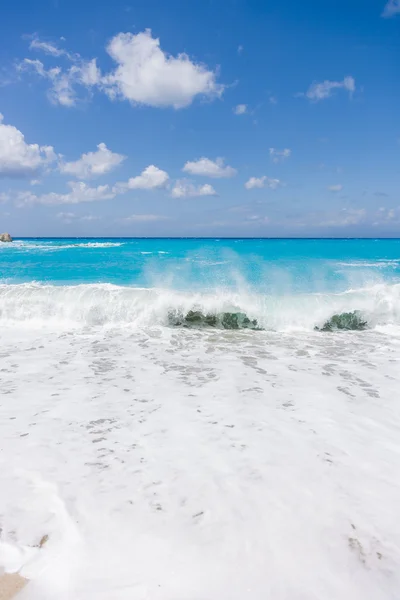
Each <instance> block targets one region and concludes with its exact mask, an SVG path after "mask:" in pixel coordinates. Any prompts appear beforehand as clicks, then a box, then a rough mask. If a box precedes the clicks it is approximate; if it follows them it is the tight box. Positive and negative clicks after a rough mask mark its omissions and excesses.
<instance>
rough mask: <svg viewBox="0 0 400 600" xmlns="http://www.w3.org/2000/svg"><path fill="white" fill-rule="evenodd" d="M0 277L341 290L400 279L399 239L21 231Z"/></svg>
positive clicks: (4, 253) (1, 263)
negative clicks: (28, 235) (24, 234)
mask: <svg viewBox="0 0 400 600" xmlns="http://www.w3.org/2000/svg"><path fill="white" fill-rule="evenodd" d="M0 277H1V280H2V281H3V282H6V283H24V282H30V281H37V282H43V283H55V284H78V283H113V284H115V285H128V286H137V287H158V286H160V285H161V286H167V287H173V288H175V289H181V290H185V289H191V290H192V289H193V288H196V289H203V290H204V289H212V288H215V287H218V288H220V287H229V288H235V287H238V286H240V285H243V284H246V285H249V286H252V287H254V288H255V289H257V290H262V291H270V290H271V288H272V289H275V290H279V288H281V289H285V288H290V289H292V290H293V291H301V292H317V291H340V290H342V291H343V290H345V289H347V286H348V285H349V284H351V283H352V282H355V283H357V282H360V281H361V280H363V279H367V280H384V281H390V282H394V281H396V280H399V281H400V240H397V239H396V240H392V239H391V240H381V239H376V240H364V239H363V240H357V239H356V240H330V239H328V240H318V239H310V240H308V239H307V240H292V239H281V240H280V239H277V240H275V239H267V240H266V239H229V240H227V239H98V238H96V239H91V238H80V239H76V238H71V239H57V238H52V239H48V238H46V239H40V238H36V239H21V240H16V241H15V242H14V243H13V244H12V245H6V244H4V245H3V246H2V247H1V254H0Z"/></svg>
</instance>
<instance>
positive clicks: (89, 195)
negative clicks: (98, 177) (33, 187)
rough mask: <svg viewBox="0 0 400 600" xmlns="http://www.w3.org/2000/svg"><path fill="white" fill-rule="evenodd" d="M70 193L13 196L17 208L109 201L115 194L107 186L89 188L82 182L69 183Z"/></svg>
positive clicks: (23, 193) (21, 193) (25, 193)
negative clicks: (32, 205) (33, 205)
mask: <svg viewBox="0 0 400 600" xmlns="http://www.w3.org/2000/svg"><path fill="white" fill-rule="evenodd" d="M68 186H69V188H70V191H69V192H67V193H66V194H58V193H56V192H50V193H48V194H40V195H37V194H33V193H32V192H29V191H27V192H18V193H17V194H16V196H15V201H16V204H17V206H20V207H21V206H26V205H30V204H45V205H57V204H80V203H81V202H97V201H98V200H110V199H112V198H115V196H116V195H117V192H116V191H115V190H113V189H111V188H110V186H109V185H99V186H97V187H89V186H88V185H87V184H86V183H84V182H83V181H69V182H68Z"/></svg>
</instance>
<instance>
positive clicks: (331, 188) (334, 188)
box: [328, 183, 343, 193]
mask: <svg viewBox="0 0 400 600" xmlns="http://www.w3.org/2000/svg"><path fill="white" fill-rule="evenodd" d="M342 189H343V186H342V184H341V183H337V184H336V185H330V186H329V187H328V190H329V191H330V192H334V193H337V192H341V191H342Z"/></svg>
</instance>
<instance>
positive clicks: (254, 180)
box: [244, 175, 281, 190]
mask: <svg viewBox="0 0 400 600" xmlns="http://www.w3.org/2000/svg"><path fill="white" fill-rule="evenodd" d="M280 185H281V182H280V180H279V179H271V178H270V177H267V176H266V175H263V176H262V177H250V179H249V180H248V181H246V183H245V184H244V187H245V188H246V189H248V190H252V189H255V188H265V187H266V188H270V189H271V190H276V189H277V188H278V187H279V186H280Z"/></svg>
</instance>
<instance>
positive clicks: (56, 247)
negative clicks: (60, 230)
mask: <svg viewBox="0 0 400 600" xmlns="http://www.w3.org/2000/svg"><path fill="white" fill-rule="evenodd" d="M123 245H124V242H77V243H76V244H75V243H73V244H71V243H68V244H65V243H62V242H60V241H57V242H56V243H54V242H52V241H49V242H44V241H41V242H32V241H29V242H27V241H25V240H16V241H14V242H12V244H1V245H0V247H3V248H7V249H8V250H24V251H29V252H35V251H36V250H41V251H43V250H45V251H47V252H58V251H60V250H70V249H71V248H118V247H119V246H123Z"/></svg>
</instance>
